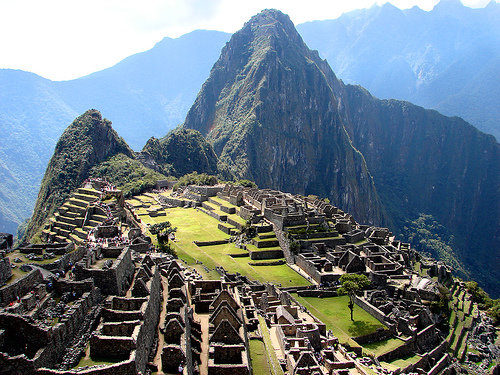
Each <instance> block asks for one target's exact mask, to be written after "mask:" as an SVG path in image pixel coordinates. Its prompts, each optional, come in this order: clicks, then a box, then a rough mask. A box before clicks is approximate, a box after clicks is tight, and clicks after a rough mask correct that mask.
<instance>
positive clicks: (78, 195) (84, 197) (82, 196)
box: [74, 193, 98, 203]
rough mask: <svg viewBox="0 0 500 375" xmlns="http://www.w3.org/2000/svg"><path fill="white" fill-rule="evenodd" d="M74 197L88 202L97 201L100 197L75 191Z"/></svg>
mask: <svg viewBox="0 0 500 375" xmlns="http://www.w3.org/2000/svg"><path fill="white" fill-rule="evenodd" d="M74 198H76V199H79V200H81V201H85V202H88V203H90V202H95V201H96V200H97V199H98V197H96V196H95V195H88V194H81V193H75V195H74Z"/></svg>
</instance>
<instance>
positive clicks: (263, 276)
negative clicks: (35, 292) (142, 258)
mask: <svg viewBox="0 0 500 375" xmlns="http://www.w3.org/2000/svg"><path fill="white" fill-rule="evenodd" d="M141 219H142V217H141ZM149 220H151V221H154V222H162V221H167V220H168V221H170V223H171V224H172V226H174V227H177V233H176V241H175V242H173V243H172V245H173V246H174V248H175V250H176V252H177V255H178V256H179V258H181V259H183V260H185V261H186V262H187V263H188V264H189V265H196V268H197V270H198V271H200V270H201V269H203V270H204V268H203V266H205V267H208V268H209V269H210V270H214V269H215V267H217V266H222V267H224V269H225V270H226V271H228V272H231V273H235V272H239V273H240V274H242V275H246V276H248V277H250V278H252V279H254V280H258V281H261V282H273V283H276V284H282V285H283V286H304V285H310V283H309V282H308V281H307V280H306V279H304V278H303V277H302V276H301V275H300V274H298V273H297V272H295V271H294V270H293V269H291V268H290V267H288V265H286V264H282V265H278V266H251V265H249V264H248V263H249V262H251V260H250V258H249V257H244V258H232V257H230V256H229V255H228V254H239V253H242V252H243V251H244V250H241V249H239V248H237V247H236V246H235V245H234V244H232V243H229V244H223V245H215V246H202V247H198V246H196V245H195V244H194V243H193V241H217V240H224V239H228V238H229V235H227V234H225V233H223V232H222V231H220V230H219V229H218V228H217V225H218V224H219V222H218V221H217V220H216V219H214V218H212V217H211V216H208V215H206V214H204V213H203V212H201V211H198V210H195V209H191V208H189V209H186V208H171V209H168V210H167V216H161V217H155V218H149ZM196 261H200V262H202V263H203V266H201V268H200V265H197V264H196ZM209 273H210V276H211V277H213V276H214V274H213V273H211V271H210V272H209ZM202 274H204V272H202ZM205 274H206V271H205Z"/></svg>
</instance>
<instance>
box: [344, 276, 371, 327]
mask: <svg viewBox="0 0 500 375" xmlns="http://www.w3.org/2000/svg"><path fill="white" fill-rule="evenodd" d="M340 283H341V284H342V286H341V287H340V288H339V289H338V290H337V293H338V294H339V295H343V294H347V295H348V296H349V304H348V305H347V306H349V310H351V320H352V321H354V318H353V316H352V314H353V312H354V296H355V295H356V293H357V292H359V291H361V290H363V289H366V288H368V287H369V286H370V280H368V277H366V276H365V275H356V274H352V273H351V274H350V273H345V274H343V275H342V276H340Z"/></svg>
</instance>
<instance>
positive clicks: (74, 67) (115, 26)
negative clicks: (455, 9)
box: [0, 0, 500, 80]
mask: <svg viewBox="0 0 500 375" xmlns="http://www.w3.org/2000/svg"><path fill="white" fill-rule="evenodd" d="M495 1H497V2H498V1H500V0H495ZM385 2H387V1H386V0H383V1H382V0H307V1H303V0H301V1H296V0H251V1H247V0H245V1H240V0H141V1H139V0H0V68H11V69H21V70H26V71H30V72H34V73H36V74H38V75H41V76H42V77H45V78H49V79H52V80H68V79H74V78H78V77H81V76H84V75H87V74H90V73H92V72H95V71H98V70H102V69H105V68H107V67H110V66H112V65H114V64H116V63H117V62H119V61H120V60H122V59H124V58H125V57H127V56H130V55H132V54H134V53H137V52H141V51H145V50H148V49H150V48H152V47H153V46H154V44H156V43H157V42H159V41H160V40H161V39H163V38H164V37H171V38H176V37H179V36H181V35H183V34H186V33H188V32H190V31H193V30H196V29H208V30H220V31H226V32H231V33H232V32H235V31H237V30H239V29H240V28H241V27H242V26H243V24H244V23H245V22H246V21H247V20H248V19H250V17H252V16H253V15H255V14H257V13H258V12H260V11H261V10H262V9H265V8H276V9H279V10H281V11H283V12H284V13H287V14H288V15H289V16H290V18H291V19H292V21H293V22H294V23H295V24H299V23H303V22H306V21H312V20H323V19H334V18H337V17H339V16H340V15H341V14H342V13H345V12H348V11H351V10H354V9H361V8H369V7H371V6H373V5H374V4H378V5H382V4H383V3H385ZM437 2H438V0H392V1H391V3H392V4H393V5H395V6H397V7H398V8H400V9H407V8H411V7H413V6H415V5H416V6H418V7H420V8H421V9H423V10H427V11H429V10H432V8H433V7H434V6H435V5H436V4H437ZM488 2H489V0H462V3H463V4H464V5H466V6H469V7H474V8H478V7H484V6H485V5H486V4H487V3H488Z"/></svg>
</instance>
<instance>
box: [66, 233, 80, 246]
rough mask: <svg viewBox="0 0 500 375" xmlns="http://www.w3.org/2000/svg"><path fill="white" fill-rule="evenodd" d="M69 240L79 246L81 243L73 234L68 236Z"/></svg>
mask: <svg viewBox="0 0 500 375" xmlns="http://www.w3.org/2000/svg"><path fill="white" fill-rule="evenodd" d="M69 239H70V240H71V241H73V242H74V243H76V244H77V245H81V244H82V243H83V241H82V239H81V238H80V237H78V236H77V235H76V234H73V233H71V234H70V235H69Z"/></svg>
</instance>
